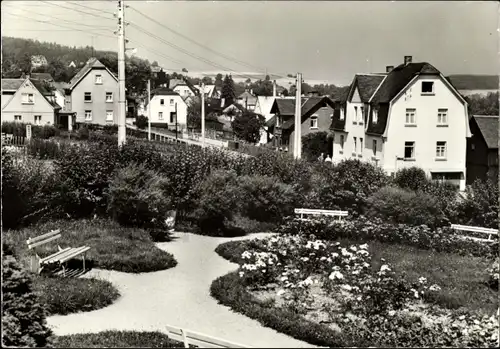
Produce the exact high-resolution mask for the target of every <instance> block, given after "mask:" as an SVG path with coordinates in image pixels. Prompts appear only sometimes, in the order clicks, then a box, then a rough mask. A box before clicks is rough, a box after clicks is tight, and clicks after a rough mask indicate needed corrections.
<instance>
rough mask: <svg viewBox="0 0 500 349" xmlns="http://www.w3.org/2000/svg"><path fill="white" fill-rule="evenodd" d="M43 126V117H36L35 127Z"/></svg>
mask: <svg viewBox="0 0 500 349" xmlns="http://www.w3.org/2000/svg"><path fill="white" fill-rule="evenodd" d="M41 124H42V116H41V115H35V125H41Z"/></svg>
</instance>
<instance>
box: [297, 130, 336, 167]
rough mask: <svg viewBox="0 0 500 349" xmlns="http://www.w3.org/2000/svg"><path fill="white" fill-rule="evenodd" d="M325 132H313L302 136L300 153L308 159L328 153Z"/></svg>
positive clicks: (312, 159)
mask: <svg viewBox="0 0 500 349" xmlns="http://www.w3.org/2000/svg"><path fill="white" fill-rule="evenodd" d="M328 137H329V136H328V133H327V132H324V131H323V132H313V133H308V134H306V135H304V136H302V153H303V154H304V156H305V158H306V159H307V160H308V161H315V160H317V159H318V157H319V156H320V155H321V153H323V154H329V152H330V149H329V145H328V143H329V142H328Z"/></svg>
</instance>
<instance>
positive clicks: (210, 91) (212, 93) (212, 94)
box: [195, 85, 220, 98]
mask: <svg viewBox="0 0 500 349" xmlns="http://www.w3.org/2000/svg"><path fill="white" fill-rule="evenodd" d="M195 87H196V89H197V90H198V91H199V92H200V93H201V90H202V87H201V86H195ZM204 92H205V98H220V92H219V91H218V90H217V88H216V87H215V85H205V89H204Z"/></svg>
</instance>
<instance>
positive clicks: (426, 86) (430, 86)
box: [422, 81, 434, 94]
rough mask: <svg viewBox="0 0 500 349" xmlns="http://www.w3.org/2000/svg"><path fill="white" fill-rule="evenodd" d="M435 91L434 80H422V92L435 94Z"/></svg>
mask: <svg viewBox="0 0 500 349" xmlns="http://www.w3.org/2000/svg"><path fill="white" fill-rule="evenodd" d="M433 93H434V82H433V81H422V94H433Z"/></svg>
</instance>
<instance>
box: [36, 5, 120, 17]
mask: <svg viewBox="0 0 500 349" xmlns="http://www.w3.org/2000/svg"><path fill="white" fill-rule="evenodd" d="M41 2H43V3H45V4H48V5H51V6H55V7H62V8H65V9H68V10H73V11H76V12H79V13H84V14H86V15H90V16H94V17H98V18H104V19H109V20H111V21H114V18H109V17H104V16H101V15H98V14H95V13H91V12H86V11H82V10H78V9H76V8H72V7H68V6H63V5H59V4H57V5H56V4H52V3H50V2H48V1H41Z"/></svg>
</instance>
